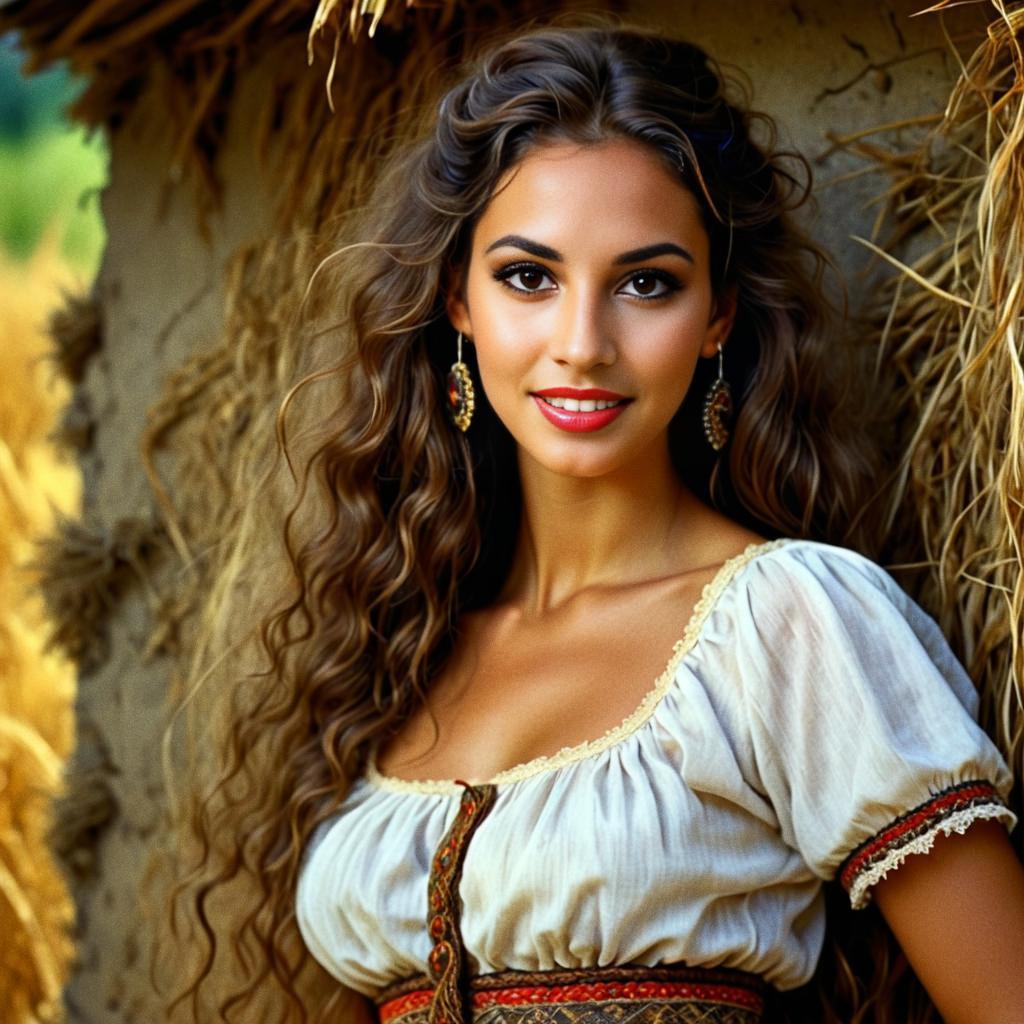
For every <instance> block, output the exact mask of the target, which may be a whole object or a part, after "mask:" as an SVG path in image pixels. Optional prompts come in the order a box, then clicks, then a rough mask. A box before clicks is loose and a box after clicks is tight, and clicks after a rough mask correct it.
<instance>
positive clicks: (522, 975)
mask: <svg viewBox="0 0 1024 1024" xmlns="http://www.w3.org/2000/svg"><path fill="white" fill-rule="evenodd" d="M768 992H769V986H768V985H767V984H766V983H765V982H764V981H763V980H762V979H761V978H759V977H758V976H757V975H754V974H749V973H747V972H746V971H738V970H733V969H729V968H701V967H687V966H683V965H676V964H668V965H663V966H659V967H646V966H642V965H629V966H623V967H599V968H590V969H575V970H554V971H499V972H496V973H494V974H480V975H476V976H475V977H472V978H470V979H468V982H467V992H466V994H465V999H464V1000H463V1001H462V1005H463V1006H464V1007H465V1012H466V1017H467V1021H471V1022H472V1024H516V1022H522V1024H526V1022H527V1021H528V1022H529V1024H549V1022H550V1024H582V1022H586V1024H603V1022H606V1021H607V1022H612V1021H615V1022H621V1021H624V1020H629V1021H630V1024H759V1022H760V1021H761V1020H762V1017H763V1014H764V1010H765V1001H766V997H767V994H768ZM433 996H434V989H433V987H432V985H431V982H430V979H429V977H428V976H427V975H421V976H418V977H414V978H407V979H405V980H403V981H401V982H397V983H396V984H394V985H390V986H389V987H388V988H386V989H385V990H384V991H383V992H381V993H380V994H379V995H378V997H377V1000H376V1002H377V1012H378V1019H379V1020H380V1022H381V1024H426V1022H427V1020H428V1018H429V1014H430V1008H431V1004H432V1001H433ZM445 1024H464V1022H462V1021H446V1022H445Z"/></svg>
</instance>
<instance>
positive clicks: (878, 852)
mask: <svg viewBox="0 0 1024 1024" xmlns="http://www.w3.org/2000/svg"><path fill="white" fill-rule="evenodd" d="M982 804H995V805H999V806H1003V800H1002V799H1001V798H1000V796H999V794H998V793H997V792H996V788H995V786H993V785H992V783H991V782H987V781H985V780H982V779H978V780H973V781H970V782H961V783H960V784H959V785H956V786H951V787H950V788H949V789H945V790H943V791H942V792H941V793H939V794H937V795H936V796H934V797H932V798H931V799H930V800H926V801H925V802H924V803H923V804H920V805H919V806H918V807H915V808H913V810H910V811H908V812H907V813H906V814H901V815H900V816H899V817H898V818H895V819H894V820H893V821H892V823H891V824H889V825H887V826H886V827H885V828H884V829H882V831H881V832H878V833H876V834H875V835H874V836H871V837H870V838H868V839H866V840H865V841H864V842H863V843H861V844H860V846H858V847H857V848H856V849H855V850H854V851H853V852H852V853H851V854H850V855H849V856H848V857H847V858H846V860H845V861H844V862H843V863H842V864H841V865H840V867H839V880H840V882H841V883H842V885H843V888H845V889H846V890H847V891H849V890H850V888H851V887H852V886H853V883H854V880H855V879H856V877H857V875H859V874H860V873H861V872H863V871H866V870H867V869H868V868H870V867H871V865H872V864H875V863H877V862H878V861H880V860H882V859H883V858H884V857H887V856H888V855H889V854H890V853H892V852H893V851H894V850H898V849H900V848H901V847H902V846H905V845H906V844H907V843H909V842H910V841H911V840H913V839H915V838H917V837H918V836H920V835H924V834H925V833H927V832H930V831H931V830H932V829H933V828H935V826H936V825H938V824H940V823H941V822H942V821H944V820H945V819H946V818H948V817H950V816H951V815H952V814H954V813H956V812H957V811H961V810H963V809H964V808H965V807H975V806H979V805H982Z"/></svg>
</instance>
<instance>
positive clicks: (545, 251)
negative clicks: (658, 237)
mask: <svg viewBox="0 0 1024 1024" xmlns="http://www.w3.org/2000/svg"><path fill="white" fill-rule="evenodd" d="M505 245H508V246H514V247H515V248H516V249H522V250H523V252H528V253H530V255H531V256H537V257H538V258H540V259H542V260H551V261H553V262H554V263H562V262H563V260H562V254H561V253H560V252H559V251H558V250H557V249H552V248H551V246H549V245H541V244H540V242H531V241H530V239H528V238H523V236H522V235H502V236H501V238H499V239H497V241H494V242H491V244H490V245H489V246H487V248H486V249H485V250H484V255H486V254H487V253H489V252H491V251H493V250H494V249H500V248H501V247H502V246H505ZM668 255H674V256H682V258H683V259H684V260H687V261H688V262H690V263H693V262H694V259H693V254H692V253H690V252H688V251H687V250H686V249H684V248H683V247H682V246H680V245H676V244H675V242H657V243H655V244H654V245H645V246H642V247H641V248H639V249H630V250H629V252H624V253H622V254H621V255H619V256H616V257H615V259H614V260H612V263H614V264H616V265H618V264H621V263H643V262H644V261H645V260H650V259H654V257H655V256H668Z"/></svg>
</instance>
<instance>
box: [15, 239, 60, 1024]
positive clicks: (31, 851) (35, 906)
mask: <svg viewBox="0 0 1024 1024" xmlns="http://www.w3.org/2000/svg"><path fill="white" fill-rule="evenodd" d="M57 248H58V245H57V238H56V236H55V235H51V236H50V237H48V238H47V239H46V240H45V241H44V243H43V245H42V246H41V247H40V249H39V250H38V252H37V253H36V255H35V257H34V258H33V260H32V261H31V263H30V264H28V265H27V266H21V265H18V264H14V263H11V262H9V261H8V260H7V259H5V258H0V308H2V309H3V311H4V338H3V344H2V345H0V680H2V684H3V685H2V686H0V936H2V939H0V1007H3V1020H4V1021H5V1022H10V1024H30V1022H42V1021H49V1020H55V1019H57V1018H58V1015H59V1013H60V1005H61V1000H60V991H61V987H62V984H63V981H64V979H65V978H66V976H67V973H68V970H69V966H70V963H71V958H72V955H73V947H72V943H71V939H70V936H69V930H70V928H71V925H72V922H73V910H72V906H71V901H70V899H69V897H68V892H67V887H66V885H65V882H64V879H63V877H62V876H61V874H60V872H59V870H58V868H57V865H56V863H55V862H54V859H53V857H52V856H51V853H50V850H49V848H48V845H47V831H48V829H49V827H50V823H51V821H52V806H51V801H52V800H53V798H54V797H55V796H56V795H57V794H58V793H59V792H60V791H61V789H62V780H61V774H62V766H63V763H64V760H65V758H67V757H68V755H69V754H70V751H71V748H72V745H73V743H74V723H73V717H72V705H73V701H74V676H73V670H72V666H71V665H70V664H69V663H68V662H67V661H66V660H65V659H64V658H63V657H61V656H60V655H58V654H55V653H53V652H50V651H48V650H47V649H46V633H47V620H46V612H45V609H44V607H43V604H42V601H41V600H40V598H39V595H38V593H37V592H36V591H35V588H34V582H35V581H34V576H33V573H32V572H31V571H30V570H29V569H28V568H27V563H28V562H29V561H30V560H31V558H32V556H33V553H34V544H35V541H36V540H37V539H38V538H39V537H40V536H42V535H44V534H45V533H46V532H48V531H49V529H50V528H51V527H52V523H53V517H54V511H55V510H64V511H65V512H68V513H70V512H72V511H73V510H74V509H76V508H77V505H78V501H79V492H80V479H79V474H78V471H77V470H76V469H75V468H74V467H73V466H71V465H68V464H67V463H66V462H64V461H63V460H62V459H60V458H59V457H58V455H57V454H56V453H55V451H54V450H53V448H52V446H51V445H50V444H49V443H48V441H47V436H48V434H49V432H50V430H51V429H52V427H53V424H54V422H55V420H56V417H57V415H58V410H59V407H60V405H61V403H62V402H63V401H64V400H65V399H66V392H67V386H66V384H64V383H63V382H62V381H61V380H60V379H59V377H58V374H57V372H56V369H55V367H54V365H53V363H52V362H51V361H50V359H49V356H48V342H47V339H46V335H45V330H44V327H45V325H44V323H43V321H42V319H41V318H40V310H43V309H46V308H48V307H50V306H53V305H54V304H55V303H56V302H57V301H59V291H58V289H59V287H60V286H61V285H62V284H64V285H67V284H69V282H67V281H65V280H64V276H63V274H62V272H61V267H60V263H59V258H58V256H57Z"/></svg>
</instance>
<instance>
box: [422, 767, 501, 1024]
mask: <svg viewBox="0 0 1024 1024" xmlns="http://www.w3.org/2000/svg"><path fill="white" fill-rule="evenodd" d="M460 785H461V786H463V787H464V791H463V794H462V799H461V800H460V802H459V810H458V813H457V814H456V815H455V818H454V819H453V820H452V823H451V825H450V826H449V828H448V831H447V833H446V834H445V836H444V838H443V839H442V840H441V845H440V846H439V847H438V849H437V852H436V853H435V854H434V859H433V861H432V863H431V869H430V877H429V879H428V880H427V906H428V908H429V910H428V915H427V932H428V933H429V935H430V938H431V939H432V940H433V942H434V945H433V948H432V949H431V950H430V955H429V956H428V957H427V966H428V968H429V972H430V980H431V982H432V983H433V985H434V991H433V994H432V996H431V999H430V1003H431V1006H430V1014H429V1019H430V1021H431V1022H432V1024H463V1016H464V1011H463V1003H462V995H463V992H462V990H463V987H464V984H465V979H464V978H463V970H464V959H465V956H464V952H463V948H462V935H461V933H460V930H459V919H460V917H461V916H462V905H461V900H460V898H459V880H460V879H461V877H462V864H463V861H464V860H465V858H466V848H467V846H468V845H469V840H470V839H471V838H472V836H473V833H474V832H475V831H476V829H477V827H478V826H479V824H480V822H481V821H483V819H484V818H485V817H486V816H487V813H488V812H489V811H490V809H491V808H492V807H493V806H494V801H495V800H496V799H497V789H496V787H495V786H492V785H488V784H486V783H481V784H480V785H479V786H471V785H470V784H469V783H468V782H461V783H460Z"/></svg>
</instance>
